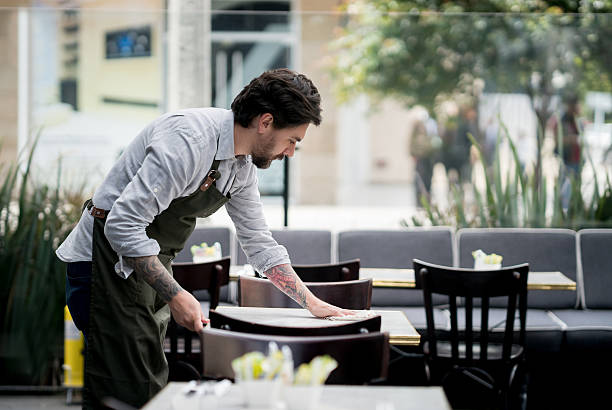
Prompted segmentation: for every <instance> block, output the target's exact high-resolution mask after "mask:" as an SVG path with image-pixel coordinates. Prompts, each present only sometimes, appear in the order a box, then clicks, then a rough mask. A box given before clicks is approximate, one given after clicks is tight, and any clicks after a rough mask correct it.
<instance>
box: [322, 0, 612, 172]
mask: <svg viewBox="0 0 612 410" xmlns="http://www.w3.org/2000/svg"><path fill="white" fill-rule="evenodd" d="M343 7H344V10H345V11H346V12H347V17H348V18H347V20H346V24H345V25H344V26H343V27H342V28H341V29H340V34H339V37H338V39H337V40H336V42H335V44H334V47H335V49H336V50H337V52H338V53H337V55H336V58H335V60H334V62H333V66H332V74H333V75H334V76H335V77H336V80H337V81H336V92H337V95H338V96H339V97H340V99H341V100H346V99H349V98H351V97H352V96H354V95H356V94H360V93H365V94H368V95H370V96H372V97H374V98H379V97H387V96H394V97H396V98H398V99H400V100H401V101H403V102H405V103H406V104H407V105H413V104H416V103H418V104H421V105H424V106H426V107H428V108H429V109H430V111H435V110H434V107H435V106H436V104H437V103H438V102H439V101H440V100H442V99H445V98H448V97H449V96H452V95H457V94H460V95H463V96H467V98H471V100H472V103H473V104H476V102H477V99H478V95H479V94H480V92H481V91H482V82H483V81H484V89H485V90H486V91H489V92H523V93H526V94H527V95H529V97H530V99H531V103H532V106H533V109H534V111H535V113H536V116H537V118H538V123H539V130H540V132H538V155H537V158H540V157H541V156H540V155H539V150H540V147H541V140H542V132H541V131H543V130H544V129H545V125H546V122H547V121H548V119H549V118H550V116H551V115H552V114H553V110H555V109H556V107H555V106H554V105H553V104H552V101H553V97H554V96H556V95H557V96H561V97H562V96H564V95H567V94H580V93H583V92H584V91H585V90H587V89H589V88H591V89H592V88H596V89H598V90H600V91H610V90H611V89H612V86H611V79H612V71H611V70H612V15H608V14H603V13H606V12H610V11H612V0H606V1H586V0H585V1H580V2H579V1H517V0H488V1H434V0H420V1H419V0H416V1H409V0H395V1H388V0H357V1H350V2H349V1H346V2H345V3H344V5H343ZM539 170H540V164H539V163H538V164H536V172H537V173H539Z"/></svg>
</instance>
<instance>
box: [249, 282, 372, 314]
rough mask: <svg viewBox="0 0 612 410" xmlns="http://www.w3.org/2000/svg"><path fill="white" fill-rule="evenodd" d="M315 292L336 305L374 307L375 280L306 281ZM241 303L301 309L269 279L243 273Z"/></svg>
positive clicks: (350, 307) (348, 307)
mask: <svg viewBox="0 0 612 410" xmlns="http://www.w3.org/2000/svg"><path fill="white" fill-rule="evenodd" d="M304 283H305V285H306V286H307V287H308V289H310V290H311V291H312V293H313V294H314V295H315V296H317V297H318V298H320V299H321V300H324V301H326V302H328V303H331V304H332V305H336V306H339V307H342V308H345V309H370V304H371V302H372V280H371V279H360V280H348V281H343V282H304ZM238 286H239V288H240V291H239V296H240V299H239V302H240V306H253V307H277V308H299V307H300V306H299V305H298V304H297V303H296V302H294V301H293V299H291V298H290V297H289V296H287V295H285V294H284V293H283V292H282V291H281V290H279V289H278V288H277V287H276V286H274V284H273V283H272V282H271V281H270V280H268V279H262V278H252V277H248V276H240V278H239V280H238Z"/></svg>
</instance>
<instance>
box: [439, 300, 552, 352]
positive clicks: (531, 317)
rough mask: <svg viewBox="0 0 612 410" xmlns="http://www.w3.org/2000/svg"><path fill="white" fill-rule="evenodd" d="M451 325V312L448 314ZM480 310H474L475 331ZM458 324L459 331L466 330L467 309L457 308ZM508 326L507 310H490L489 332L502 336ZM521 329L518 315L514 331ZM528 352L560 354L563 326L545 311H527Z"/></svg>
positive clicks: (478, 328) (478, 327)
mask: <svg viewBox="0 0 612 410" xmlns="http://www.w3.org/2000/svg"><path fill="white" fill-rule="evenodd" d="M447 315H448V317H449V323H450V312H447ZM480 315H481V311H480V308H474V309H473V312H472V323H473V326H474V330H477V331H478V330H480V318H481V317H480ZM457 323H458V326H459V329H465V308H457ZM505 326H506V310H505V309H501V308H491V309H489V330H490V331H491V332H492V333H493V334H496V333H499V334H500V337H501V334H502V333H503V332H504V329H505ZM519 328H520V324H519V319H518V313H517V316H516V319H515V321H514V330H515V332H516V333H517V334H518V330H519ZM526 332H527V335H526V344H527V350H529V351H539V352H559V351H561V343H562V341H563V326H562V324H560V323H559V322H558V321H556V320H555V318H554V317H553V316H552V315H550V314H549V312H548V311H546V310H543V309H527V323H526Z"/></svg>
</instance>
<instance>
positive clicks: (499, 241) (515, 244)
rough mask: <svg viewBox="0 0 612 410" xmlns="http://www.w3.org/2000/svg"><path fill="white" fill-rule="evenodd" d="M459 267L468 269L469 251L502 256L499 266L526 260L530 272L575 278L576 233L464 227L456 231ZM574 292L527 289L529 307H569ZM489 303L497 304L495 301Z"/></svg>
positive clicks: (575, 295) (471, 262)
mask: <svg viewBox="0 0 612 410" xmlns="http://www.w3.org/2000/svg"><path fill="white" fill-rule="evenodd" d="M457 242H458V252H459V266H460V267H463V268H472V267H473V266H474V257H473V256H472V251H474V250H476V249H482V250H483V251H484V252H485V253H489V254H490V253H496V254H498V255H503V257H504V259H503V262H502V263H503V266H511V265H518V264H521V263H525V262H527V263H529V270H530V271H532V272H553V271H560V272H561V273H563V274H564V275H565V276H567V277H568V278H570V279H571V280H573V281H576V278H577V276H576V272H577V268H576V233H575V232H574V231H571V230H569V229H542V228H466V229H460V230H459V231H458V232H457ZM577 300H578V293H577V292H576V291H569V290H555V291H550V290H530V291H529V296H528V298H527V303H528V307H529V308H537V309H571V308H574V307H575V306H576V304H577ZM491 306H496V307H500V306H501V305H500V301H499V300H492V301H491Z"/></svg>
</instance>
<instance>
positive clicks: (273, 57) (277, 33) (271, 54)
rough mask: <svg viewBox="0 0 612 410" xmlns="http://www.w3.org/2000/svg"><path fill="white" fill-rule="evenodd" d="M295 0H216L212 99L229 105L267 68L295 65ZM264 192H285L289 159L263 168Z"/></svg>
mask: <svg viewBox="0 0 612 410" xmlns="http://www.w3.org/2000/svg"><path fill="white" fill-rule="evenodd" d="M290 3H291V2H290V1H269V2H255V1H213V2H212V4H211V6H212V18H211V27H212V47H211V56H212V59H211V63H212V67H211V72H212V101H213V105H214V106H215V107H224V108H229V107H230V105H231V103H232V101H233V99H234V97H235V96H236V95H237V94H238V93H239V92H240V90H241V89H242V88H243V87H244V86H245V85H246V84H247V83H248V82H249V81H250V80H251V79H253V78H255V77H257V76H258V75H260V74H261V73H262V72H264V71H266V70H269V69H273V68H280V67H290V68H291V67H295V66H296V64H295V46H296V35H295V32H296V29H295V25H294V24H293V23H292V18H291V14H290V11H291V4H290ZM258 177H259V189H260V191H261V193H262V194H263V195H281V194H282V192H283V163H282V162H280V161H274V163H273V164H272V166H271V167H270V169H269V170H266V171H265V172H261V173H259V175H258Z"/></svg>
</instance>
